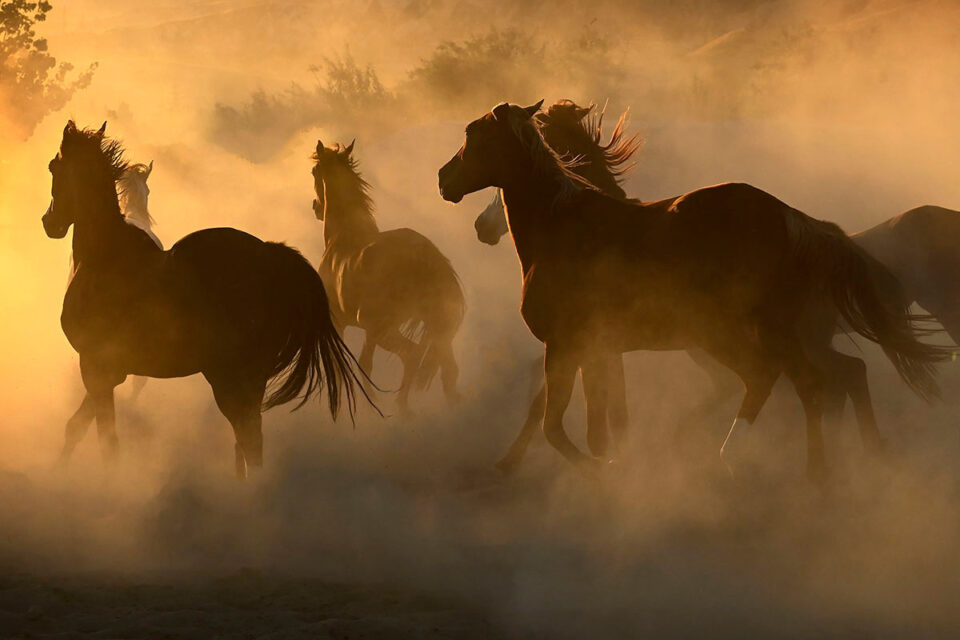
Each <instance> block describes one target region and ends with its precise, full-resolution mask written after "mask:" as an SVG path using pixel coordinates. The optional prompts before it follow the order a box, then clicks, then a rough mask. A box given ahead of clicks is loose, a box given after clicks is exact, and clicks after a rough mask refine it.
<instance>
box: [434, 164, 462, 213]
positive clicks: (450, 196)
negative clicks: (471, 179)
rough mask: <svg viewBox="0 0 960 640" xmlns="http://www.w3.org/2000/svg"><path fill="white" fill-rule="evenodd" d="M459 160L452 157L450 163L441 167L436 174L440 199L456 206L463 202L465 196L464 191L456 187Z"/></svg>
mask: <svg viewBox="0 0 960 640" xmlns="http://www.w3.org/2000/svg"><path fill="white" fill-rule="evenodd" d="M459 160H460V158H458V157H457V156H454V157H453V158H452V159H451V160H450V162H448V163H447V164H445V165H443V166H442V167H441V168H440V171H438V172H437V182H438V185H439V187H440V197H441V198H443V199H444V200H446V201H447V202H452V203H453V204H457V203H458V202H460V201H461V200H463V196H464V195H466V189H463V188H460V187H458V186H457V185H456V183H457V182H459V180H457V177H458V171H457V170H458V168H459V167H458V166H457V164H458V163H459Z"/></svg>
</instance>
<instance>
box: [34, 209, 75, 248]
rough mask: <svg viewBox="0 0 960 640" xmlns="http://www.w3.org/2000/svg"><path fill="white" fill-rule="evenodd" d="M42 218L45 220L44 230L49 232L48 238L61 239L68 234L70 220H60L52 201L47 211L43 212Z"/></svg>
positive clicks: (42, 220)
mask: <svg viewBox="0 0 960 640" xmlns="http://www.w3.org/2000/svg"><path fill="white" fill-rule="evenodd" d="M40 220H41V222H43V230H44V231H45V232H46V233H47V237H48V238H54V239H56V240H59V239H60V238H62V237H64V236H65V235H67V230H69V229H70V223H69V222H64V221H62V220H58V219H57V218H56V217H55V216H54V213H53V203H52V202H51V203H50V206H49V207H47V212H46V213H45V214H43V217H42V218H41V219H40Z"/></svg>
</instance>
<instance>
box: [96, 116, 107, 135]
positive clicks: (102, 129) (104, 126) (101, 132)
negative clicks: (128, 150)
mask: <svg viewBox="0 0 960 640" xmlns="http://www.w3.org/2000/svg"><path fill="white" fill-rule="evenodd" d="M106 133H107V121H106V120H104V121H103V124H102V125H100V129H99V130H98V131H97V137H98V138H102V137H103V136H104V135H106Z"/></svg>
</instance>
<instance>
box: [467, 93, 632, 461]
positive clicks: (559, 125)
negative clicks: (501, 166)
mask: <svg viewBox="0 0 960 640" xmlns="http://www.w3.org/2000/svg"><path fill="white" fill-rule="evenodd" d="M592 111H593V105H590V106H587V107H581V106H580V105H578V104H577V103H575V102H574V101H572V100H558V101H557V102H555V103H554V104H552V105H550V107H549V108H548V109H547V110H546V111H545V112H541V113H537V114H536V115H535V116H534V118H535V119H536V121H537V124H538V125H539V126H540V131H541V133H542V134H543V138H544V140H545V141H546V143H547V144H548V145H549V146H550V148H551V149H553V150H554V151H555V152H556V153H557V154H558V155H560V156H561V157H565V158H569V159H570V160H571V171H573V172H574V173H576V174H577V175H579V176H580V177H582V178H583V179H585V180H587V181H588V182H589V183H590V184H592V185H594V186H595V187H596V188H597V189H599V190H600V191H602V192H604V193H606V194H607V195H609V196H612V197H614V198H618V199H620V200H626V199H627V194H626V193H625V192H624V190H623V188H622V187H621V186H620V176H622V175H623V174H624V173H626V171H628V170H629V168H630V165H628V164H627V163H628V162H629V161H630V159H631V158H632V157H633V155H634V154H635V153H636V152H637V150H638V149H639V148H640V146H641V145H642V144H643V139H642V138H640V136H638V135H633V136H629V137H628V136H626V135H625V122H626V118H627V112H624V113H623V114H621V116H620V119H619V120H618V121H617V124H616V126H615V127H614V129H613V132H612V133H611V134H610V139H609V141H608V142H607V143H606V144H604V143H603V142H602V140H603V115H604V112H603V111H601V112H600V113H599V114H597V115H596V116H591V115H590V114H591V112H592ZM474 228H475V229H476V231H477V238H478V239H479V240H480V241H481V242H484V243H486V244H490V245H495V244H497V243H498V242H499V241H500V238H501V237H502V236H503V235H505V234H506V233H507V231H508V228H507V216H506V212H505V211H504V208H503V199H502V198H501V195H500V190H499V189H497V190H496V194H495V196H494V199H493V201H492V202H491V203H490V204H489V205H487V207H486V209H484V210H483V212H482V213H481V214H480V215H479V216H477V219H476V221H475V222H474ZM538 362H539V368H540V370H541V371H542V370H543V360H542V359H539V360H538ZM607 367H608V375H609V385H610V389H609V402H608V405H607V420H606V422H607V424H608V425H609V435H610V436H612V439H613V443H614V445H615V446H619V445H620V444H621V443H622V440H623V436H624V433H625V431H626V426H627V422H628V413H627V398H626V386H625V382H624V377H623V358H622V356H619V355H617V356H615V357H612V358H611V359H610V361H609V362H608V364H607ZM545 406H546V387H545V386H543V385H541V386H540V390H539V392H537V394H536V396H535V397H534V399H533V401H532V402H531V404H530V409H529V411H528V412H527V419H526V421H525V422H524V424H523V427H522V428H521V429H520V432H519V433H518V434H517V437H516V438H515V439H514V441H513V443H512V444H511V445H510V448H509V449H508V450H507V453H506V454H505V455H504V456H503V457H502V458H501V459H500V460H499V461H498V462H497V468H499V469H500V470H501V471H503V472H504V473H507V474H509V473H512V472H513V471H515V470H516V468H517V466H518V465H519V463H520V461H521V460H522V459H523V456H524V455H525V453H526V451H527V447H528V446H529V444H530V440H531V438H532V437H533V434H534V433H535V432H536V428H537V427H538V426H539V425H540V424H541V423H542V422H543V410H544V407H545ZM588 423H589V424H593V425H597V424H602V421H598V420H596V419H595V420H590V421H588ZM608 444H609V443H608V433H607V429H606V428H603V429H598V428H595V429H588V431H587V446H588V447H589V449H590V452H591V453H592V454H593V455H595V456H605V455H607V452H608V451H607V450H608Z"/></svg>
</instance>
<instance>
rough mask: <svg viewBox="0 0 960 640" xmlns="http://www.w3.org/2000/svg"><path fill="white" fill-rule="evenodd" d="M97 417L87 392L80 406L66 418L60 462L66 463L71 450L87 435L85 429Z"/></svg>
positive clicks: (71, 452) (91, 399)
mask: <svg viewBox="0 0 960 640" xmlns="http://www.w3.org/2000/svg"><path fill="white" fill-rule="evenodd" d="M96 417H97V409H96V407H95V406H94V404H93V398H92V397H90V394H89V393H87V394H85V395H84V396H83V401H82V402H81V403H80V407H79V408H78V409H77V410H76V411H75V412H74V414H73V415H72V416H71V417H70V419H69V420H67V428H66V430H65V434H64V439H63V451H61V452H60V463H61V464H66V463H67V462H68V461H69V460H70V456H71V455H72V454H73V450H74V449H75V448H76V446H77V445H78V444H79V443H80V441H81V440H83V437H84V436H85V435H87V429H89V428H90V423H91V422H93V419H94V418H96Z"/></svg>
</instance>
